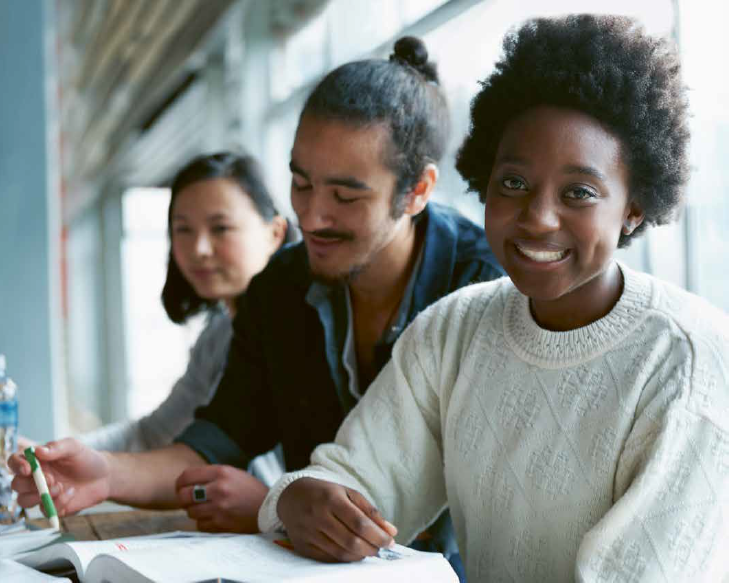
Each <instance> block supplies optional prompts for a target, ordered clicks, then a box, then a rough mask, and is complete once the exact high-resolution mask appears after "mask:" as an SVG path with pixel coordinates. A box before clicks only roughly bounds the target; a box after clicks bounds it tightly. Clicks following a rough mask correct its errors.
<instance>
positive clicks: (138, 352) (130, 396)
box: [122, 188, 204, 418]
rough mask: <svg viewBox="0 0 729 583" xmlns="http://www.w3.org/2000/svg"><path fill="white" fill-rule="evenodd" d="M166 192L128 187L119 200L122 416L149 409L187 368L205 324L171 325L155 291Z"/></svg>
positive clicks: (163, 252)
mask: <svg viewBox="0 0 729 583" xmlns="http://www.w3.org/2000/svg"><path fill="white" fill-rule="evenodd" d="M169 200H170V192H169V190H168V189H161V188H133V189H130V190H128V191H127V192H125V193H124V197H123V199H122V215H123V228H124V234H123V240H122V281H123V282H124V289H123V292H124V293H123V297H124V320H125V329H126V353H127V378H128V380H129V388H128V392H127V416H128V417H131V418H136V417H139V416H141V415H144V414H146V413H149V412H150V411H152V410H154V409H155V408H156V407H157V406H158V405H159V404H160V403H161V402H162V401H163V400H164V399H165V397H167V395H168V394H169V392H170V389H171V388H172V385H173V384H174V382H175V381H176V380H177V379H178V378H179V377H180V376H181V375H182V373H183V372H184V371H185V368H186V366H187V360H188V356H189V349H190V347H191V346H192V344H193V343H194V342H195V339H196V338H197V336H198V334H199V332H200V331H201V329H202V325H203V323H204V321H203V318H204V316H202V317H198V318H195V319H193V320H192V321H191V322H189V323H187V324H185V325H184V326H179V325H176V324H173V323H172V322H171V321H170V320H169V319H168V318H167V314H166V313H165V311H164V308H163V307H162V302H161V300H160V295H161V293H162V287H163V286H164V282H165V277H166V274H167V256H168V252H169V245H168V242H167V208H168V206H169Z"/></svg>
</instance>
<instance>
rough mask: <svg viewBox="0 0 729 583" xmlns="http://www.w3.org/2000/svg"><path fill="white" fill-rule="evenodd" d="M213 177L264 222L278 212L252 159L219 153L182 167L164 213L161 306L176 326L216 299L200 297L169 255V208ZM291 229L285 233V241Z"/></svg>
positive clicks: (213, 302) (212, 305)
mask: <svg viewBox="0 0 729 583" xmlns="http://www.w3.org/2000/svg"><path fill="white" fill-rule="evenodd" d="M215 178H227V179H228V180H232V181H233V182H235V183H236V184H237V185H238V186H240V188H241V190H243V192H244V193H245V194H246V195H247V196H248V197H249V198H250V199H251V201H252V202H253V205H254V206H255V208H256V210H257V211H258V214H259V215H261V218H262V219H263V220H264V221H266V222H271V221H272V220H273V218H274V217H276V216H277V215H278V214H279V213H278V211H277V210H276V207H275V206H274V204H273V200H272V199H271V195H270V194H269V192H268V189H267V188H266V184H265V182H264V180H263V172H262V171H261V167H260V165H259V164H258V162H256V160H255V159H254V158H253V157H252V156H246V155H238V154H233V153H231V152H218V153H216V154H210V155H205V156H198V157H197V158H194V159H193V160H191V161H190V162H189V163H188V164H187V165H185V166H184V167H183V168H182V169H180V171H179V172H178V173H177V175H176V176H175V177H174V179H173V180H172V196H171V197H170V206H169V209H168V211H167V237H168V240H169V242H170V252H169V256H168V259H167V279H166V280H165V285H164V287H163V288H162V305H163V306H164V308H165V312H167V316H168V317H169V318H170V320H172V321H173V322H175V323H176V324H181V323H183V322H185V320H187V318H189V317H190V316H193V315H195V314H197V313H198V312H199V311H200V310H202V309H211V308H213V307H214V306H216V305H217V304H218V300H214V299H213V300H211V299H206V298H202V297H200V296H199V295H198V294H197V293H196V292H195V290H194V288H193V287H192V286H191V285H190V283H189V282H188V281H187V280H186V279H185V277H184V276H183V275H182V272H181V271H180V268H179V267H178V266H177V263H176V262H175V259H174V257H173V255H172V209H173V207H174V204H175V199H176V198H177V195H178V194H179V193H180V192H181V191H182V190H183V189H185V188H186V187H187V186H189V185H190V184H193V183H195V182H200V181H203V180H212V179H215ZM291 231H292V230H291V229H290V228H289V229H287V230H286V239H285V240H284V243H286V242H288V241H289V240H290V239H289V237H290V236H291V235H290V234H291Z"/></svg>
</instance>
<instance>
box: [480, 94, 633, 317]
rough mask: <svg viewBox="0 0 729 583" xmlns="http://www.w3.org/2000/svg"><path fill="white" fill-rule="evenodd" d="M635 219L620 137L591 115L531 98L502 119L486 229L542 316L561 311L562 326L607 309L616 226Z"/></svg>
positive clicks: (614, 276) (616, 280)
mask: <svg viewBox="0 0 729 583" xmlns="http://www.w3.org/2000/svg"><path fill="white" fill-rule="evenodd" d="M641 220H642V214H641V213H640V212H639V210H638V209H637V208H636V207H635V206H634V205H631V204H630V200H629V173H628V168H627V166H626V165H625V163H624V162H623V157H622V154H621V143H620V141H619V140H618V139H617V138H616V137H615V136H614V135H612V134H611V133H610V132H608V131H606V130H605V128H604V127H603V126H602V125H601V124H600V123H599V122H598V121H597V120H596V119H594V118H592V117H590V116H588V115H586V114H584V113H581V112H579V111H576V110H571V109H565V108H558V107H551V106H540V107H536V108H533V109H530V110H527V111H525V112H524V113H522V114H521V115H520V116H518V117H516V118H515V119H514V120H512V121H511V122H510V123H509V124H508V125H507V126H506V128H505V130H504V133H503V135H502V137H501V141H500V143H499V147H498V150H497V152H496V157H495V160H494V166H493V169H492V172H491V177H490V179H489V184H488V190H487V193H486V211H485V221H484V224H485V229H486V236H487V238H488V241H489V244H490V245H491V248H492V249H493V251H494V253H495V254H496V256H497V258H498V259H499V261H500V262H501V264H502V265H503V267H504V269H505V270H506V272H507V273H508V274H509V276H510V277H511V279H512V281H513V282H514V285H516V287H517V288H518V289H519V290H520V291H521V292H522V293H523V294H525V295H527V296H529V297H530V298H531V300H532V310H533V312H534V314H535V316H536V318H537V321H539V322H540V323H541V324H544V323H548V322H549V321H550V320H551V319H552V317H553V316H559V315H560V314H561V315H562V316H561V317H562V318H563V320H564V319H565V315H567V314H569V315H571V316H570V317H569V318H567V320H569V322H570V323H571V324H570V325H568V326H567V327H568V328H571V327H577V326H578V325H585V324H588V323H589V322H591V321H594V320H596V319H598V318H600V317H602V316H603V315H605V314H606V313H607V312H608V311H609V310H610V309H611V308H612V306H613V305H614V303H615V302H616V301H617V299H618V298H619V296H620V290H621V280H620V275H619V272H618V270H617V268H616V267H615V266H614V263H613V261H612V257H613V254H614V252H615V250H616V249H617V245H618V239H619V236H620V232H621V229H623V228H624V226H625V224H626V221H627V222H628V224H629V225H632V228H635V226H637V224H639V223H640V221H641ZM540 316H542V317H543V318H541V319H540ZM567 320H564V321H567ZM545 327H554V328H555V329H564V328H563V327H561V326H560V325H559V324H557V325H556V326H553V325H549V324H547V326H545Z"/></svg>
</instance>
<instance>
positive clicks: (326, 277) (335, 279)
mask: <svg viewBox="0 0 729 583" xmlns="http://www.w3.org/2000/svg"><path fill="white" fill-rule="evenodd" d="M369 266H370V262H369V261H365V262H363V263H358V264H356V265H353V266H351V267H350V268H349V269H347V270H346V271H344V272H343V273H338V274H336V273H335V274H331V273H324V272H321V271H316V270H314V269H312V267H311V265H309V273H310V274H311V278H312V279H313V280H314V281H317V282H319V283H321V284H324V285H329V286H336V285H349V284H350V283H352V282H353V281H354V280H355V279H357V277H358V276H359V275H360V274H361V273H363V272H364V271H366V270H367V268H368V267H369Z"/></svg>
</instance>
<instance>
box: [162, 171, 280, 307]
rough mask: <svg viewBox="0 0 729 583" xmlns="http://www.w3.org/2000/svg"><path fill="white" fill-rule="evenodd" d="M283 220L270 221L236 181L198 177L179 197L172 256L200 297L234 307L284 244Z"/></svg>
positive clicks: (173, 226) (175, 216)
mask: <svg viewBox="0 0 729 583" xmlns="http://www.w3.org/2000/svg"><path fill="white" fill-rule="evenodd" d="M281 222H283V221H277V220H274V221H273V222H271V223H266V221H264V220H263V218H262V217H261V215H259V214H258V211H257V210H256V208H255V206H254V204H253V201H252V200H251V199H250V197H249V196H248V195H247V194H246V193H245V192H244V191H243V190H242V189H241V187H240V186H239V185H238V184H236V183H235V182H234V181H233V180H229V179H226V178H214V179H210V180H202V181H199V182H194V183H192V184H190V185H188V186H186V187H185V188H183V189H182V190H181V191H180V192H179V193H178V194H177V197H176V198H175V201H174V205H173V208H172V255H173V257H174V260H175V262H176V263H177V265H178V267H179V268H180V271H181V272H182V274H183V276H184V277H185V279H187V281H188V282H190V285H192V287H193V289H194V290H195V292H196V293H197V294H198V295H199V296H200V297H202V298H205V299H209V300H223V301H225V302H226V303H227V304H228V305H229V307H232V306H233V305H234V302H233V300H234V299H235V297H236V296H237V295H239V294H240V293H241V292H243V291H245V289H246V288H247V287H248V283H249V282H250V280H251V278H252V277H253V276H254V275H256V274H257V273H258V272H259V271H261V270H262V269H263V268H264V267H265V265H266V263H267V262H268V259H269V258H270V256H271V254H273V252H274V251H276V249H278V247H279V245H280V244H281V241H282V239H283V236H284V232H283V229H282V228H281Z"/></svg>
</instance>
